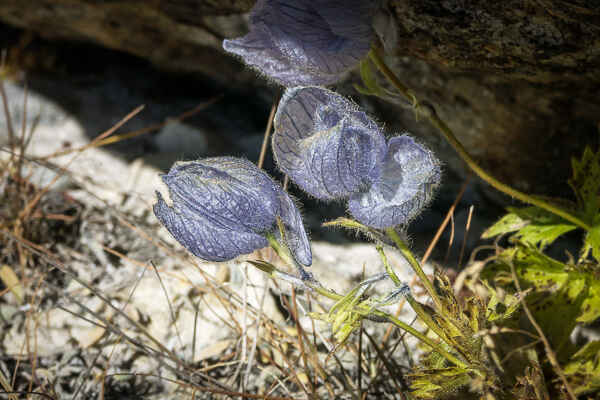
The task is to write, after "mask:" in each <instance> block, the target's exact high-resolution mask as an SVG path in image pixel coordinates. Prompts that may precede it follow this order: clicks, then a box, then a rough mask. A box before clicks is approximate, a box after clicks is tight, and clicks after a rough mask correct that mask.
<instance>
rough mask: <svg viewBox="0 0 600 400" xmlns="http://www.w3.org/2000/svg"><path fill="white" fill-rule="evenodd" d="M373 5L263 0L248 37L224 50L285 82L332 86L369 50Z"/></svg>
mask: <svg viewBox="0 0 600 400" xmlns="http://www.w3.org/2000/svg"><path fill="white" fill-rule="evenodd" d="M374 3H375V2H372V1H363V0H350V1H331V0H293V1H292V0H258V1H257V3H256V5H255V6H254V8H253V10H252V12H251V14H250V27H249V28H250V32H249V33H248V35H246V36H244V37H243V38H240V39H235V40H226V41H224V42H223V48H224V49H225V50H226V51H229V52H232V53H234V54H238V55H240V56H242V57H243V58H244V61H245V62H246V63H248V64H249V65H251V66H253V67H256V68H258V69H259V70H261V71H262V72H263V73H265V74H266V75H268V76H269V77H271V78H273V79H274V80H276V81H278V82H279V83H281V84H282V85H284V86H288V87H292V86H300V85H327V84H332V83H335V82H336V81H338V80H340V79H341V77H342V75H343V73H345V72H346V71H348V70H349V69H351V68H353V67H354V66H356V65H357V64H358V62H359V61H360V60H361V59H362V58H364V57H365V56H366V54H367V52H368V51H369V49H370V47H371V42H372V40H373V38H374V34H373V31H372V28H371V21H372V18H373V15H374V11H375V4H374Z"/></svg>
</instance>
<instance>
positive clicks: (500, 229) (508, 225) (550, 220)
mask: <svg viewBox="0 0 600 400" xmlns="http://www.w3.org/2000/svg"><path fill="white" fill-rule="evenodd" d="M508 210H509V211H510V212H509V213H508V214H506V215H505V216H504V217H502V218H501V219H500V221H498V222H496V223H495V224H494V225H492V226H491V227H490V228H488V229H487V230H486V231H485V232H484V233H483V235H482V237H483V238H484V239H489V238H491V237H494V236H497V235H500V234H504V233H509V232H515V231H516V233H515V234H514V235H513V236H512V239H513V240H517V239H518V240H521V241H522V242H525V243H527V244H531V245H534V246H540V247H542V248H543V247H545V246H547V245H549V244H551V243H552V242H554V241H555V240H556V239H557V238H558V237H559V236H561V235H564V234H565V233H567V232H570V231H572V230H574V229H576V228H577V226H575V225H573V224H571V223H569V222H567V221H565V220H564V219H562V218H561V217H559V216H557V215H554V214H552V213H550V212H548V211H546V210H543V209H541V208H538V207H525V208H513V207H509V208H508Z"/></svg>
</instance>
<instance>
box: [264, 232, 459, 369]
mask: <svg viewBox="0 0 600 400" xmlns="http://www.w3.org/2000/svg"><path fill="white" fill-rule="evenodd" d="M267 240H268V241H269V244H270V245H271V247H272V248H273V250H275V252H276V253H277V254H278V255H279V256H280V257H281V259H282V260H283V261H284V262H285V263H287V264H288V265H290V266H295V262H294V261H293V257H291V256H290V255H289V252H288V251H286V250H285V249H284V248H283V247H284V246H282V245H281V244H280V243H279V242H278V241H277V239H276V238H275V236H274V235H272V234H267ZM392 273H393V271H392ZM394 276H395V275H394ZM396 279H398V277H396ZM398 281H399V282H400V280H399V279H398ZM304 283H305V285H306V286H307V287H309V288H311V289H312V290H314V291H315V292H317V293H318V294H320V295H322V296H324V297H327V298H328V299H331V300H334V301H339V300H341V299H343V298H344V296H342V295H340V294H337V293H335V292H332V291H330V290H328V289H325V288H324V287H323V286H320V285H319V284H317V283H313V282H309V281H307V282H304ZM355 310H356V311H357V312H359V313H360V314H361V315H363V316H367V315H368V314H369V313H372V314H374V315H376V316H377V317H379V318H382V319H385V320H387V321H390V322H391V323H392V324H394V325H396V326H397V327H398V328H400V329H403V330H405V331H406V332H408V333H410V334H411V335H413V336H414V337H416V338H417V339H419V340H420V341H422V342H423V343H425V344H427V345H428V346H429V347H431V348H432V349H434V350H435V351H437V352H438V353H439V354H440V355H442V356H443V357H445V358H446V359H447V360H448V361H450V362H451V363H453V364H455V365H456V366H458V367H462V368H466V367H467V364H466V363H465V362H464V361H461V360H459V359H458V358H457V357H456V356H454V355H452V354H450V353H449V352H447V351H446V350H444V349H443V348H442V347H441V346H440V344H439V343H437V342H435V341H434V340H432V339H430V338H428V337H427V336H425V335H424V334H422V333H421V332H419V331H418V330H416V329H415V328H413V327H412V326H410V325H408V324H406V323H404V322H402V321H400V320H399V319H397V318H395V317H394V316H393V315H391V314H388V313H386V312H383V311H380V310H373V309H371V308H367V307H364V306H362V307H361V306H357V307H355Z"/></svg>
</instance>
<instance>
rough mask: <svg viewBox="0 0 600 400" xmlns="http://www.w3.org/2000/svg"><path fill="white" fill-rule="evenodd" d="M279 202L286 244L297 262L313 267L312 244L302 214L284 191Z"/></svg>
mask: <svg viewBox="0 0 600 400" xmlns="http://www.w3.org/2000/svg"><path fill="white" fill-rule="evenodd" d="M279 201H280V203H279V204H280V209H279V213H280V216H281V221H282V222H283V228H284V234H285V241H286V244H287V246H288V248H289V249H290V252H291V253H292V255H293V256H294V258H295V259H296V261H298V262H299V263H300V264H302V265H311V264H312V253H311V251H310V243H309V241H308V236H307V235H306V231H305V230H304V225H303V224H302V217H301V216H300V212H299V211H298V208H297V207H296V205H295V204H294V202H293V201H292V199H291V198H290V196H289V195H288V194H287V193H285V192H283V191H282V192H281V195H280V196H279Z"/></svg>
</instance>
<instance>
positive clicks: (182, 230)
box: [153, 192, 268, 261]
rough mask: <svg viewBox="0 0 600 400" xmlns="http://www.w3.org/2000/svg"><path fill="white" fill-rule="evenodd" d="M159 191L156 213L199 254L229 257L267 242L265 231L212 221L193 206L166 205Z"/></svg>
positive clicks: (221, 258) (210, 257) (208, 257)
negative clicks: (258, 232) (237, 227)
mask: <svg viewBox="0 0 600 400" xmlns="http://www.w3.org/2000/svg"><path fill="white" fill-rule="evenodd" d="M156 195H157V197H158V202H157V203H156V204H155V205H154V207H153V210H154V214H155V215H156V217H157V218H158V219H159V221H160V222H161V223H162V224H163V225H164V226H165V227H166V228H167V230H168V231H169V232H170V233H171V235H173V237H174V238H175V239H176V240H177V241H178V242H179V243H181V245H182V246H183V247H185V248H186V249H188V250H189V251H190V252H191V253H192V254H194V255H195V256H197V257H199V258H202V259H204V260H208V261H226V260H231V259H233V258H235V257H237V256H239V255H240V254H247V253H252V252H253V251H254V250H256V249H261V248H263V247H266V246H268V242H267V240H266V239H265V237H264V236H262V235H259V234H256V233H253V232H240V231H235V230H232V229H229V228H226V227H223V226H220V225H216V224H213V223H212V222H211V221H210V220H208V219H207V218H204V217H203V216H202V215H198V214H196V213H194V212H192V211H190V210H187V211H183V210H179V211H176V210H174V209H173V208H172V207H169V206H168V205H167V203H166V202H165V201H164V200H163V198H162V196H161V194H160V193H158V192H157V193H156Z"/></svg>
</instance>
